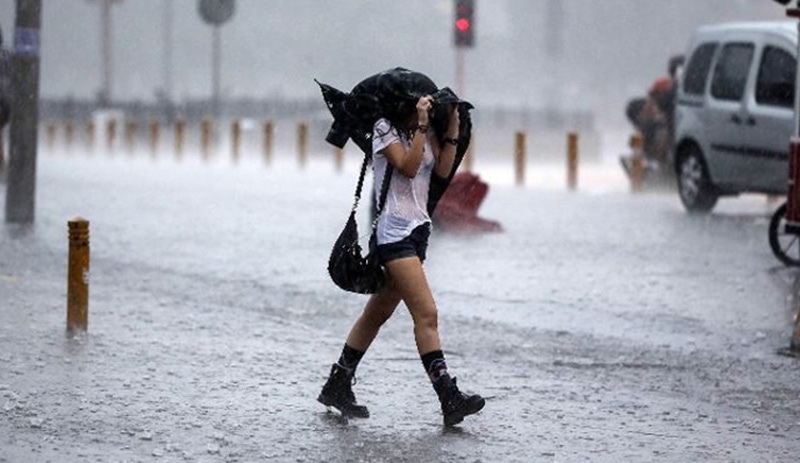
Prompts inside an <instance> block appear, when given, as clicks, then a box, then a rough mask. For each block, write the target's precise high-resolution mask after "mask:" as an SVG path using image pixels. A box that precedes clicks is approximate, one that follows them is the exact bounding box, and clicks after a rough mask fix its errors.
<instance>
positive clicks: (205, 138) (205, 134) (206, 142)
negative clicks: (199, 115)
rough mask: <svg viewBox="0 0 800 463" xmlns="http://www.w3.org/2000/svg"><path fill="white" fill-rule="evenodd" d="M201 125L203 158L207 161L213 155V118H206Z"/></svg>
mask: <svg viewBox="0 0 800 463" xmlns="http://www.w3.org/2000/svg"><path fill="white" fill-rule="evenodd" d="M200 125H201V126H200V149H201V151H202V153H203V159H204V160H206V161H207V160H208V158H209V156H210V155H211V130H212V126H211V120H210V119H208V118H205V119H203V122H201V124H200Z"/></svg>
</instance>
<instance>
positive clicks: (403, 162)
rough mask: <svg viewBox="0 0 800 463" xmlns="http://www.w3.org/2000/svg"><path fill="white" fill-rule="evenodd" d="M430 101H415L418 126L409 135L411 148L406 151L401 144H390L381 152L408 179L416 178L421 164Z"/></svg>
mask: <svg viewBox="0 0 800 463" xmlns="http://www.w3.org/2000/svg"><path fill="white" fill-rule="evenodd" d="M431 101H432V99H431V97H430V96H423V97H421V98H420V99H419V100H418V101H417V121H418V124H417V127H416V128H415V129H414V132H413V133H412V135H411V147H410V148H409V149H408V150H406V148H405V147H404V146H403V145H402V143H392V144H391V145H389V146H387V147H386V148H384V149H383V151H381V152H382V153H383V155H384V156H386V159H387V160H388V161H389V163H390V164H391V165H392V166H393V167H394V168H395V169H397V171H399V172H400V173H401V174H403V175H405V176H406V177H409V178H414V177H416V175H417V172H418V171H419V166H420V164H422V154H423V152H424V149H425V139H426V138H427V132H428V111H429V110H430V108H431Z"/></svg>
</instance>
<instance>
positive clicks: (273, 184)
mask: <svg viewBox="0 0 800 463" xmlns="http://www.w3.org/2000/svg"><path fill="white" fill-rule="evenodd" d="M355 163H356V162H355V161H353V162H348V166H347V169H346V170H345V172H344V173H342V174H335V173H333V170H332V167H331V165H330V164H329V163H327V162H322V161H319V160H317V161H313V162H312V163H311V164H310V165H309V166H308V168H307V169H306V170H305V171H300V170H299V169H298V168H297V167H296V166H295V164H294V163H293V162H290V161H286V162H277V163H276V164H275V165H273V166H271V167H270V168H266V167H264V166H262V165H261V164H259V163H257V162H256V161H246V160H245V161H244V162H242V163H240V164H239V165H237V166H232V165H229V164H228V163H225V162H222V161H220V162H217V163H213V164H211V165H204V164H201V163H199V162H198V163H193V162H191V161H189V162H186V163H184V164H181V165H178V164H176V163H174V162H172V161H168V160H160V161H156V162H154V161H151V160H143V159H138V160H132V159H127V158H124V157H123V156H117V157H115V158H112V159H108V158H99V157H94V158H86V157H75V156H73V157H67V156H44V157H42V158H41V159H40V166H39V182H38V196H37V221H36V224H35V226H33V227H30V228H20V227H16V226H9V225H3V227H2V229H0V319H1V320H2V322H3V323H0V462H14V463H16V462H46V461H53V462H85V461H91V462H94V461H97V462H107V461H115V462H117V461H119V462H150V461H155V462H217V461H226V462H227V461H230V462H234V461H240V462H250V461H279V462H317V461H332V462H351V461H352V462H359V461H364V462H373V461H375V462H380V461H386V462H394V461H399V462H418V461H466V462H478V461H480V462H528V461H543V462H581V461H587V462H619V461H632V462H643V461H647V462H651V461H665V462H686V461H707V462H712V461H713V462H716V461H719V462H756V461H757V462H772V461H774V462H783V461H794V459H795V457H796V455H797V454H798V451H799V450H800V444H798V442H797V439H796V436H797V435H798V431H800V415H799V414H798V410H800V396H798V392H799V391H800V386H798V382H797V377H798V373H800V363H798V361H797V360H795V359H791V358H786V357H781V356H778V355H776V354H775V351H776V350H777V349H779V348H781V347H786V346H787V345H788V342H789V338H790V335H791V331H792V320H793V316H794V314H795V312H796V310H797V309H796V307H795V299H796V298H795V295H794V289H793V288H796V287H798V284H797V281H798V276H800V274H798V273H797V272H795V271H793V270H791V269H785V268H783V267H781V266H780V265H779V264H778V262H777V261H776V260H775V259H774V258H773V257H772V256H771V254H770V251H769V248H768V245H767V240H766V238H767V224H768V217H769V214H770V213H771V212H772V210H773V209H774V208H775V207H777V204H769V203H767V202H766V201H765V200H764V199H763V198H760V197H745V198H739V199H736V200H726V201H723V202H722V203H721V204H720V206H719V207H718V209H717V210H716V211H715V213H714V214H712V215H710V216H707V217H690V216H687V215H686V214H685V213H683V211H682V210H681V207H680V204H679V203H678V201H677V199H676V198H675V196H674V194H669V193H649V194H643V195H637V196H634V195H631V194H629V193H628V192H627V189H626V187H625V185H624V183H622V182H619V181H616V182H613V181H612V182H607V179H608V175H607V174H606V173H605V172H606V171H604V170H603V169H602V168H595V170H594V171H593V170H592V168H587V170H586V172H585V174H584V176H583V177H582V178H583V179H584V180H585V183H584V184H583V185H582V187H581V189H580V190H579V191H578V192H572V193H571V192H567V191H565V190H564V188H563V187H562V186H560V184H559V181H560V180H559V181H555V182H549V183H548V182H544V183H543V184H542V185H531V186H529V187H527V188H520V187H514V186H512V185H510V184H508V182H505V181H504V179H505V177H503V176H501V175H496V176H495V174H494V171H493V170H492V168H491V167H490V166H486V169H485V172H486V176H487V177H489V179H490V180H493V179H496V181H493V183H492V185H493V187H492V189H491V191H490V193H489V197H488V198H487V200H486V202H485V203H484V205H483V207H482V209H481V215H483V216H486V217H488V218H492V219H497V220H499V221H501V222H502V223H503V225H504V227H505V232H504V233H501V234H492V235H481V236H460V235H452V234H445V233H435V234H434V236H433V238H432V243H431V248H430V250H429V261H428V262H427V264H426V267H427V269H428V272H429V278H430V280H431V284H432V286H433V287H434V289H435V295H436V297H437V302H438V305H439V307H440V314H441V315H440V317H441V319H440V326H441V331H442V337H443V342H444V346H445V351H446V355H447V357H448V363H449V366H450V369H451V371H452V372H453V373H454V374H455V375H456V376H457V377H458V379H459V385H461V386H462V388H463V389H466V390H468V391H475V392H479V393H481V394H483V395H485V396H486V397H487V399H488V400H487V406H486V408H485V410H484V411H483V412H482V413H480V414H479V415H477V416H475V417H470V418H468V419H467V420H465V422H464V423H463V425H461V426H459V427H458V428H455V429H452V430H446V429H443V428H442V425H441V417H440V415H439V413H438V404H437V402H436V399H435V396H434V393H433V391H432V388H431V387H430V385H429V384H428V383H427V382H426V381H427V380H426V379H425V377H424V374H423V372H422V366H421V364H420V361H419V358H418V356H417V354H416V351H415V347H414V343H413V336H412V325H411V321H410V317H409V316H408V314H407V313H406V312H404V311H402V310H401V311H398V313H397V314H396V315H395V317H394V318H393V319H392V321H391V322H390V323H389V324H388V325H387V326H386V327H385V328H384V330H383V332H382V333H381V336H380V337H379V338H378V340H377V341H376V343H375V344H374V345H373V348H372V349H371V350H370V352H369V353H368V354H367V356H366V357H365V359H364V361H363V362H362V366H361V367H360V368H359V378H358V379H359V382H358V384H357V385H356V386H355V392H356V395H357V396H358V398H359V401H360V402H362V403H364V404H366V405H368V406H369V407H370V410H371V413H372V417H371V418H369V419H367V420H351V421H349V422H348V421H344V420H342V419H340V418H339V417H338V416H337V415H335V414H332V413H328V412H327V411H326V410H325V409H324V408H323V407H322V406H320V405H319V404H318V403H316V401H315V397H316V395H317V393H318V392H319V388H320V387H321V385H322V383H323V382H324V379H325V376H326V374H327V372H328V369H329V365H330V363H331V362H332V361H334V360H335V358H336V356H337V355H338V352H339V350H340V348H341V344H342V342H343V339H344V337H345V335H346V332H347V330H348V329H349V325H350V323H351V322H352V320H353V319H354V318H355V316H356V315H357V313H358V311H359V309H360V306H361V304H363V301H364V299H363V297H361V296H355V295H349V294H345V293H342V292H340V291H338V290H337V289H336V288H335V287H333V286H332V284H331V283H329V282H328V280H327V278H326V274H325V263H326V259H327V253H328V252H329V247H330V244H331V243H332V240H333V239H334V238H335V235H336V233H338V231H339V228H340V227H341V225H342V223H343V220H344V219H345V217H346V214H347V211H348V209H349V206H350V204H349V203H350V199H349V196H350V195H351V194H352V188H353V184H354V182H355V169H356V166H355ZM478 167H479V168H480V166H478ZM541 169H542V170H543V171H544V170H546V169H548V168H546V167H541ZM479 172H480V170H479ZM611 172H615V170H613V169H612V170H611ZM548 175H549V174H542V177H541V178H543V179H547V178H549V177H548ZM552 175H553V176H554V177H558V178H559V179H560V178H563V177H561V176H560V175H561V173H560V172H559V171H558V169H557V168H556V169H553V173H552ZM612 177H613V176H612ZM534 178H536V177H534ZM0 200H2V201H4V200H5V196H4V192H2V193H0ZM75 215H81V216H84V217H86V218H87V219H89V220H90V221H91V233H92V238H91V239H92V271H91V288H90V298H91V302H90V322H89V323H90V328H89V333H88V335H86V336H84V337H77V338H68V337H67V336H65V333H64V322H65V305H66V302H65V301H66V282H65V278H66V246H67V243H66V221H67V219H69V218H70V217H72V216H75Z"/></svg>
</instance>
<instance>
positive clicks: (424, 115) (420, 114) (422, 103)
mask: <svg viewBox="0 0 800 463" xmlns="http://www.w3.org/2000/svg"><path fill="white" fill-rule="evenodd" d="M431 108H433V97H431V96H430V95H425V96H422V97H420V98H419V100H417V123H418V124H420V125H428V114H429V113H430V111H431Z"/></svg>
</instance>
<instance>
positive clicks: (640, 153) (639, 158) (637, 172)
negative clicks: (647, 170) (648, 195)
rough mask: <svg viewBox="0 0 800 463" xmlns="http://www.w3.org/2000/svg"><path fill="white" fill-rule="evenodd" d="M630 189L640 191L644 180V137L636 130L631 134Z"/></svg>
mask: <svg viewBox="0 0 800 463" xmlns="http://www.w3.org/2000/svg"><path fill="white" fill-rule="evenodd" d="M630 146H631V150H632V151H633V155H632V156H631V191H632V192H638V191H642V185H643V181H644V138H643V137H642V134H641V133H639V132H636V133H635V134H633V135H631V140H630Z"/></svg>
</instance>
